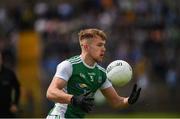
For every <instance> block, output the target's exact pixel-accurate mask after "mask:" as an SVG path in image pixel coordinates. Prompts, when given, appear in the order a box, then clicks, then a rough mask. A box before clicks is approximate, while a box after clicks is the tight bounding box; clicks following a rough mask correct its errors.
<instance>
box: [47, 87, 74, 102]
mask: <svg viewBox="0 0 180 119" xmlns="http://www.w3.org/2000/svg"><path fill="white" fill-rule="evenodd" d="M46 96H47V98H48V99H49V100H52V101H54V102H58V103H65V104H70V102H71V98H72V95H70V94H67V93H65V92H64V91H63V90H59V89H53V90H52V89H48V91H47V94H46Z"/></svg>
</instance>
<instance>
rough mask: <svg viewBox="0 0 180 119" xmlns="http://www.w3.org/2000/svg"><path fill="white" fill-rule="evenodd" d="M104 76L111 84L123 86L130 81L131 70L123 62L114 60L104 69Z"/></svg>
mask: <svg viewBox="0 0 180 119" xmlns="http://www.w3.org/2000/svg"><path fill="white" fill-rule="evenodd" d="M106 75H107V78H108V79H109V80H111V82H112V84H114V85H116V86H124V85H126V84H127V83H128V82H129V81H130V80H131V79H132V68H131V66H130V65H129V64H128V63H127V62H126V61H123V60H115V61H113V62H111V63H110V64H109V65H108V66H107V68H106Z"/></svg>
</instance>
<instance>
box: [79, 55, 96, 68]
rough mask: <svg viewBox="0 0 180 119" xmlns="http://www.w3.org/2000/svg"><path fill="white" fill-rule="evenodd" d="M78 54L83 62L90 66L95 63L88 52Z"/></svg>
mask: <svg viewBox="0 0 180 119" xmlns="http://www.w3.org/2000/svg"><path fill="white" fill-rule="evenodd" d="M80 56H81V58H82V60H83V62H84V63H86V64H87V65H89V66H90V67H93V66H94V65H95V64H96V62H95V61H94V60H93V59H92V58H91V57H90V56H89V55H88V54H85V53H81V55H80Z"/></svg>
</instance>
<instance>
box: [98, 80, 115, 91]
mask: <svg viewBox="0 0 180 119" xmlns="http://www.w3.org/2000/svg"><path fill="white" fill-rule="evenodd" d="M111 86H112V84H111V82H110V81H109V80H108V79H106V81H105V82H104V83H103V84H102V86H101V87H100V89H106V88H109V87H111Z"/></svg>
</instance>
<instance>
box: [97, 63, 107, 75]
mask: <svg viewBox="0 0 180 119" xmlns="http://www.w3.org/2000/svg"><path fill="white" fill-rule="evenodd" d="M96 67H97V68H98V69H99V70H100V71H102V72H104V73H106V69H105V68H103V67H102V66H100V65H99V64H97V65H96Z"/></svg>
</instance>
